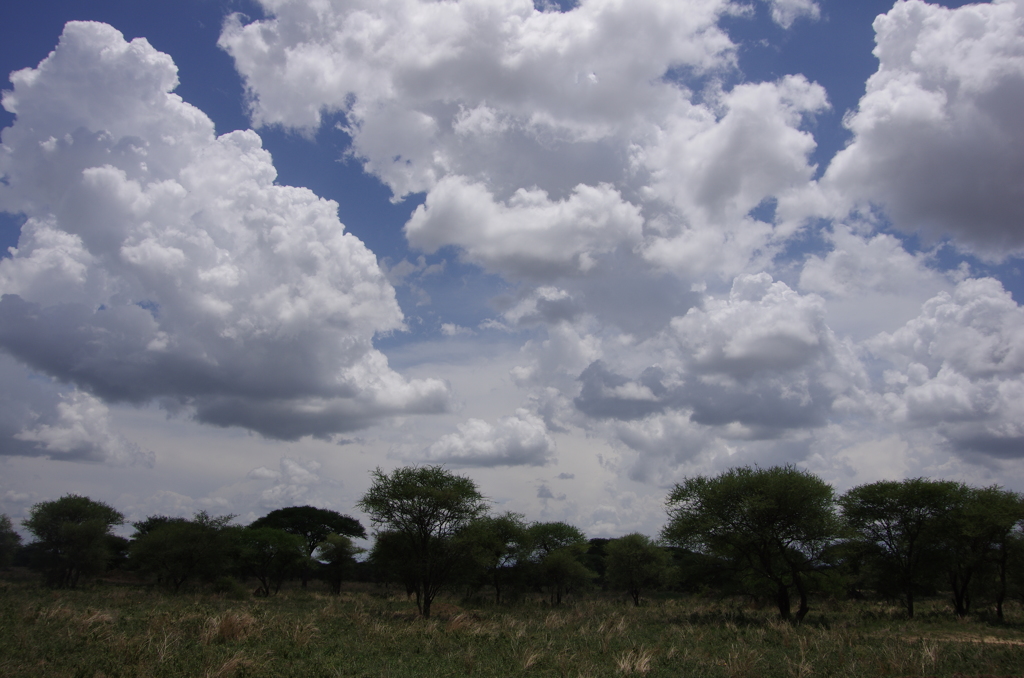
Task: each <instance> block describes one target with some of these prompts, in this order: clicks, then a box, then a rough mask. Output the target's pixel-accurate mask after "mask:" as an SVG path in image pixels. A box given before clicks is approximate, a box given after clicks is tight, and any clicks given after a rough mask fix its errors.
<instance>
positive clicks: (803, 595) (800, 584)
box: [793, 572, 811, 624]
mask: <svg viewBox="0 0 1024 678" xmlns="http://www.w3.org/2000/svg"><path fill="white" fill-rule="evenodd" d="M793 583H794V584H796V590H797V591H798V592H799V593H800V607H799V608H798V609H797V611H796V619H795V620H794V622H795V623H797V624H799V623H800V622H802V621H803V620H804V617H806V616H807V612H808V611H809V610H810V609H811V608H810V607H808V606H807V587H806V586H804V580H803V578H801V577H800V575H799V574H797V573H795V572H794V573H793Z"/></svg>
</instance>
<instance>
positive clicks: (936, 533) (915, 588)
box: [839, 478, 968, 617]
mask: <svg viewBox="0 0 1024 678" xmlns="http://www.w3.org/2000/svg"><path fill="white" fill-rule="evenodd" d="M967 489H968V488H967V486H965V485H963V484H962V483H956V482H952V481H948V480H929V479H927V478H911V479H908V480H902V481H894V480H882V481H879V482H876V483H870V484H868V485H861V486H859V487H855V488H853V489H852V490H850V491H849V492H847V493H846V494H844V495H843V496H842V497H841V498H840V499H839V504H840V506H841V507H842V512H843V519H844V521H845V522H846V525H847V526H848V527H849V529H850V530H851V531H852V532H853V533H854V534H855V535H856V537H855V541H856V543H857V544H858V545H859V546H860V549H861V552H862V553H863V554H864V556H865V557H866V558H867V560H868V561H869V562H871V563H872V565H873V566H874V567H875V568H876V572H877V573H878V575H879V578H880V579H883V580H888V581H891V582H892V583H893V584H894V585H895V587H896V588H897V589H898V590H899V592H900V593H901V595H902V596H903V600H904V603H905V605H906V608H907V614H908V616H910V617H913V616H914V598H915V595H916V594H917V593H918V592H919V591H920V590H922V589H923V587H924V586H925V585H927V584H928V583H930V582H932V581H934V580H935V578H936V577H938V576H939V575H940V574H941V572H942V569H943V565H944V564H946V563H948V553H947V551H946V549H945V548H944V547H943V538H944V537H945V536H946V535H947V533H948V531H949V530H950V529H952V522H951V521H952V520H953V516H952V514H953V512H954V509H955V507H957V506H958V505H960V504H961V503H962V502H963V501H964V498H965V494H966V492H967Z"/></svg>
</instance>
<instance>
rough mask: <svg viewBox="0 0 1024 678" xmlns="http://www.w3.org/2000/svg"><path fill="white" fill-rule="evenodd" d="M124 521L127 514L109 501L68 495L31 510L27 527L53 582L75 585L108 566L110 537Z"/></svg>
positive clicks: (53, 583) (39, 504)
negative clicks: (122, 512)
mask: <svg viewBox="0 0 1024 678" xmlns="http://www.w3.org/2000/svg"><path fill="white" fill-rule="evenodd" d="M123 522H124V516H122V515H121V513H120V512H118V511H116V510H114V509H113V508H112V507H110V506H108V505H107V504H104V503H103V502H98V501H93V500H92V499H89V498H88V497H83V496H80V495H77V494H67V495H64V496H63V497H61V498H60V499H56V500H54V501H44V502H40V503H38V504H36V505H35V506H33V507H32V508H31V509H29V517H28V520H26V521H25V527H26V528H27V529H28V531H29V532H31V533H32V534H33V535H35V537H36V539H37V540H38V542H39V547H40V551H41V552H42V554H43V562H42V563H41V566H42V567H43V569H44V570H45V571H46V574H47V579H48V581H49V583H50V584H51V585H53V586H56V587H57V588H75V587H76V586H77V585H78V581H79V578H80V577H81V575H83V574H86V575H88V574H95V573H98V572H102V571H103V570H104V569H105V568H106V566H107V563H108V561H109V560H110V557H111V553H110V542H109V540H108V539H107V537H108V536H109V535H110V531H111V529H112V528H113V527H114V526H115V525H120V524H121V523H123Z"/></svg>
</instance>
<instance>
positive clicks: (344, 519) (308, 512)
mask: <svg viewBox="0 0 1024 678" xmlns="http://www.w3.org/2000/svg"><path fill="white" fill-rule="evenodd" d="M249 527H273V528H276V529H279V530H284V531H285V532H289V533H291V534H296V535H299V536H300V537H302V538H303V540H304V541H305V553H306V561H305V563H303V564H302V565H301V566H300V568H299V577H300V578H301V579H302V588H306V583H307V582H308V581H309V579H310V577H311V576H312V575H313V567H314V566H315V560H314V558H313V552H314V551H315V550H316V549H317V547H318V546H320V544H322V543H323V542H324V540H325V539H327V537H328V535H331V534H339V535H344V536H346V537H363V538H365V537H366V530H365V529H363V526H362V525H361V524H360V522H359V521H358V520H356V519H355V518H353V517H351V516H346V515H344V514H341V513H338V512H337V511H331V510H330V509H322V508H316V507H315V506H288V507H286V508H280V509H277V510H274V511H271V512H270V513H268V514H267V515H265V516H263V517H262V518H260V519H258V520H256V521H254V522H253V523H252V525H250V526H249Z"/></svg>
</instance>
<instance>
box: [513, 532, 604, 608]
mask: <svg viewBox="0 0 1024 678" xmlns="http://www.w3.org/2000/svg"><path fill="white" fill-rule="evenodd" d="M529 537H530V541H531V543H532V546H533V556H532V561H533V563H534V568H535V571H536V573H537V577H538V580H539V582H540V584H541V585H542V586H547V587H548V590H549V591H550V593H551V602H552V604H554V605H560V604H561V603H562V596H564V595H565V594H567V593H570V592H571V591H572V590H573V589H574V588H576V587H579V586H584V585H586V584H587V583H588V582H590V581H591V580H592V579H594V578H595V577H596V576H597V575H596V574H595V573H594V572H593V571H592V570H591V569H590V568H588V567H587V566H586V565H584V564H583V560H582V559H583V556H584V554H585V553H586V552H587V549H588V548H589V547H590V544H589V542H587V535H585V534H583V531H582V530H580V529H579V528H578V527H575V526H573V525H569V524H568V523H562V522H551V523H533V524H532V525H530V529H529Z"/></svg>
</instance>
